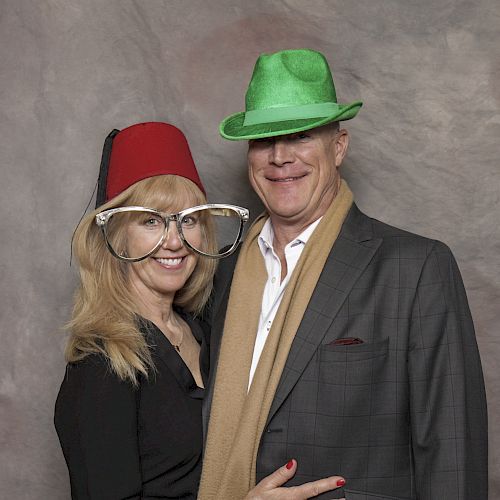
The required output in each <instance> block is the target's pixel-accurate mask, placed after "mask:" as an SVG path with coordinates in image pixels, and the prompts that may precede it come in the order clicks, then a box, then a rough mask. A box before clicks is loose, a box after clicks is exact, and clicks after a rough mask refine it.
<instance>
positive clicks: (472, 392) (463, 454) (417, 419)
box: [408, 242, 487, 500]
mask: <svg viewBox="0 0 500 500" xmlns="http://www.w3.org/2000/svg"><path fill="white" fill-rule="evenodd" d="M408 369H409V380H410V418H411V422H410V424H411V436H412V451H413V459H414V463H415V472H416V477H415V480H416V484H415V489H416V491H417V493H418V494H417V498H418V499H419V500H422V499H426V500H427V499H428V500H431V499H437V498H439V499H442V500H448V499H449V500H461V499H470V500H483V499H484V500H486V499H487V413H486V398H485V391H484V382H483V375H482V369H481V362H480V358H479V353H478V348H477V343H476V338H475V334H474V327H473V324H472V319H471V315H470V311H469V306H468V303H467V297H466V294H465V290H464V286H463V283H462V279H461V276H460V272H459V270H458V267H457V264H456V262H455V259H454V258H453V256H452V254H451V252H450V251H449V249H448V248H447V247H446V246H445V245H443V244H442V243H438V242H436V244H435V245H434V247H433V249H432V250H431V251H430V253H429V255H428V257H427V259H426V262H425V264H424V266H423V268H422V273H421V276H420V279H419V284H418V288H417V293H416V296H415V301H414V305H413V314H412V318H411V324H410V350H409V354H408Z"/></svg>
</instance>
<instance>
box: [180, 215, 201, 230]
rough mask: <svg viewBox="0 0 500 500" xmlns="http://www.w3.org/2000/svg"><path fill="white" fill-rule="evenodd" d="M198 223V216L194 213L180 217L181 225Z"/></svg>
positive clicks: (192, 225)
mask: <svg viewBox="0 0 500 500" xmlns="http://www.w3.org/2000/svg"><path fill="white" fill-rule="evenodd" d="M197 223H198V218H197V217H195V216H194V215H186V216H185V217H183V218H182V227H188V228H189V227H194V226H196V224H197Z"/></svg>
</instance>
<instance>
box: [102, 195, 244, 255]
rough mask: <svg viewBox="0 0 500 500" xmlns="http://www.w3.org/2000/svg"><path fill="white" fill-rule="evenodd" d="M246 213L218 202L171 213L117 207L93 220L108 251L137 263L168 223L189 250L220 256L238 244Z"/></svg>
mask: <svg viewBox="0 0 500 500" xmlns="http://www.w3.org/2000/svg"><path fill="white" fill-rule="evenodd" d="M248 214H249V212H248V210H247V209H246V208H242V207H237V206H235V205H223V204H218V203H216V204H207V205H199V206H196V207H191V208H186V209H185V210H182V211H180V212H178V213H175V214H168V213H165V212H159V211H158V210H153V209H152V208H146V207H119V208H111V209H109V210H105V211H104V212H100V213H98V214H97V215H96V217H95V221H96V224H97V225H98V226H99V227H100V228H101V230H102V232H103V234H104V238H105V240H106V245H107V247H108V248H109V250H110V251H111V253H112V254H113V255H114V256H115V257H117V258H118V259H121V260H124V261H127V262H138V261H140V260H143V259H145V258H146V257H149V256H150V255H152V254H153V253H155V252H156V251H157V250H158V249H159V248H160V247H161V245H162V244H163V243H164V242H165V240H166V239H167V237H168V232H169V230H171V229H170V226H171V225H170V223H171V222H172V223H175V226H176V228H177V232H178V234H179V237H180V239H181V241H182V242H183V243H184V244H185V245H186V246H187V247H188V248H190V249H191V250H193V252H196V253H197V254H200V255H203V256H205V257H211V258H213V259H220V258H222V257H227V256H228V255H231V254H232V253H233V252H234V251H235V250H236V248H237V247H238V244H239V242H240V240H241V234H242V232H243V225H244V223H245V222H246V221H248Z"/></svg>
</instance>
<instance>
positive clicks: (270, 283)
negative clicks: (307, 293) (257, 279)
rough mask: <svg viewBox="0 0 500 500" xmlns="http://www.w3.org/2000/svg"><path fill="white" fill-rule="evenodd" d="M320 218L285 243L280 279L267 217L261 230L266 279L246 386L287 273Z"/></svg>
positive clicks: (286, 278)
mask: <svg viewBox="0 0 500 500" xmlns="http://www.w3.org/2000/svg"><path fill="white" fill-rule="evenodd" d="M320 220H321V218H319V219H318V220H316V221H314V222H313V223H312V224H311V225H309V226H308V227H307V228H306V229H305V230H304V231H303V232H302V233H301V234H299V236H297V238H295V239H294V240H293V241H291V242H290V243H288V245H287V246H286V247H285V259H286V265H287V275H286V276H285V278H284V279H283V281H281V282H280V278H281V262H280V260H279V258H278V256H277V255H276V252H275V251H274V248H273V241H274V231H273V226H272V225H271V219H267V221H266V222H265V224H264V227H263V228H262V230H261V232H260V235H259V239H258V243H259V248H260V251H261V252H262V255H263V257H264V262H265V264H266V270H267V282H266V286H265V288H264V294H263V295H262V306H261V310H260V319H259V329H258V330H257V337H256V339H255V345H254V349H253V358H252V366H251V368H250V376H249V379H248V389H250V385H251V384H252V380H253V377H254V374H255V370H256V369H257V364H258V363H259V359H260V355H261V354H262V351H263V349H264V346H265V344H266V340H267V336H268V334H269V331H270V330H271V326H272V324H273V321H274V318H275V316H276V313H277V312H278V308H279V306H280V304H281V300H282V299H283V295H284V293H285V290H286V286H287V285H288V282H289V281H290V276H291V275H292V273H293V271H294V269H295V266H296V265H297V262H298V260H299V258H300V255H301V254H302V250H303V249H304V246H305V244H306V243H307V242H308V240H309V238H310V237H311V234H312V233H313V232H314V230H315V229H316V226H317V225H318V224H319V221H320Z"/></svg>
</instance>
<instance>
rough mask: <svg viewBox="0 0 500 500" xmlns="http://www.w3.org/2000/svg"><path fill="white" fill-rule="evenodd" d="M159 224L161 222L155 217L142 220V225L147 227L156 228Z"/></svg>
mask: <svg viewBox="0 0 500 500" xmlns="http://www.w3.org/2000/svg"><path fill="white" fill-rule="evenodd" d="M160 224H161V221H160V220H158V219H157V218H156V217H148V218H146V219H145V220H144V225H145V226H147V227H156V226H158V225H160Z"/></svg>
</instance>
